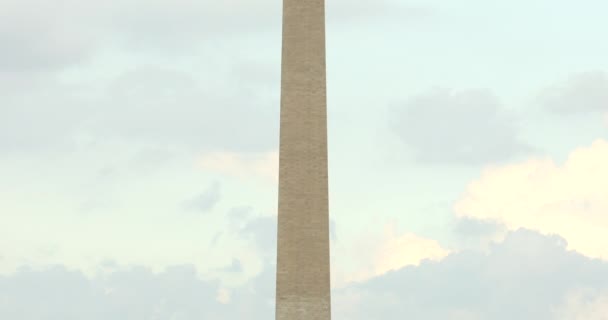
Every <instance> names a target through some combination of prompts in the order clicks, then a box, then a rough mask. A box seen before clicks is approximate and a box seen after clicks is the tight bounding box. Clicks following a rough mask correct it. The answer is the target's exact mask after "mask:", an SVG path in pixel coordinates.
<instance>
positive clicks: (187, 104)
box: [0, 66, 279, 152]
mask: <svg viewBox="0 0 608 320" xmlns="http://www.w3.org/2000/svg"><path fill="white" fill-rule="evenodd" d="M93 87H94V86H89V85H82V86H67V85H59V84H56V83H51V84H50V85H49V86H48V88H44V89H40V90H37V91H36V90H35V91H32V92H31V93H30V94H29V97H28V98H27V99H25V98H19V99H15V100H14V101H7V105H5V106H4V107H3V108H2V109H0V114H1V115H2V117H0V151H4V152H7V151H9V152H16V151H18V152H23V151H28V152H29V151H47V150H54V151H58V150H79V149H83V148H92V147H98V146H99V145H118V146H120V145H122V144H125V143H127V144H130V145H131V146H133V145H138V146H141V148H143V149H161V150H170V151H172V152H173V151H176V150H179V151H183V150H187V151H190V152H213V151H218V152H234V151H239V152H259V151H266V150H272V149H274V148H275V147H276V144H277V138H276V137H277V136H278V112H279V110H278V109H279V108H278V106H277V107H276V108H267V105H268V104H270V103H272V102H270V101H268V100H267V99H265V98H257V97H239V95H238V91H239V89H238V88H231V89H228V90H227V92H226V91H224V92H218V91H217V90H213V89H212V88H211V87H210V85H209V84H208V83H204V82H203V81H202V80H200V79H195V78H194V77H193V75H191V74H189V73H186V72H182V71H177V70H171V69H165V68H160V67H155V66H147V67H138V68H135V69H133V70H128V71H125V72H124V73H123V74H122V75H120V76H119V77H117V78H116V79H114V80H113V81H112V82H111V83H110V84H107V85H101V89H99V88H97V89H95V90H100V92H96V93H92V92H91V91H95V90H93ZM233 90H234V91H236V92H233ZM0 99H1V98H0ZM131 149H132V147H131Z"/></svg>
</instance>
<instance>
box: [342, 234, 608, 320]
mask: <svg viewBox="0 0 608 320" xmlns="http://www.w3.org/2000/svg"><path fill="white" fill-rule="evenodd" d="M607 276H608V264H606V263H605V262H601V261H598V260H591V259H589V258H587V257H585V256H582V255H579V254H577V253H575V252H572V251H567V250H566V242H565V241H564V240H563V239H561V238H559V237H557V236H543V235H540V234H538V233H536V232H533V231H529V230H518V231H515V232H512V233H510V234H509V235H508V236H507V237H506V239H505V240H504V242H501V243H497V244H495V245H493V246H492V247H491V248H490V251H489V252H488V253H482V252H476V251H463V252H459V253H452V254H451V255H449V256H448V257H446V258H445V259H442V260H440V261H426V262H423V263H421V264H420V265H419V266H409V267H405V268H401V269H399V270H396V271H391V272H388V273H386V274H384V275H381V276H378V277H375V278H372V279H369V280H368V281H365V282H363V283H357V284H352V285H350V286H348V287H345V288H342V289H339V290H336V291H335V292H334V300H333V301H334V305H335V310H336V312H338V313H339V314H340V315H342V317H338V318H341V319H353V320H356V319H366V320H376V319H378V320H380V319H382V320H391V319H404V318H411V319H425V320H433V319H466V320H471V319H497V320H501V319H505V320H506V319H530V320H531V319H535V320H536V319H556V318H555V316H556V315H555V310H557V309H559V308H561V307H562V306H563V305H564V304H566V303H567V299H568V296H569V295H570V294H571V292H573V290H577V289H578V288H588V289H592V290H600V289H601V290H605V288H607V286H608V280H607V279H608V277H607ZM593 298H595V297H594V296H591V297H585V299H584V300H583V301H584V302H583V303H587V302H590V301H593V300H592V299H593ZM590 299H591V300H590Z"/></svg>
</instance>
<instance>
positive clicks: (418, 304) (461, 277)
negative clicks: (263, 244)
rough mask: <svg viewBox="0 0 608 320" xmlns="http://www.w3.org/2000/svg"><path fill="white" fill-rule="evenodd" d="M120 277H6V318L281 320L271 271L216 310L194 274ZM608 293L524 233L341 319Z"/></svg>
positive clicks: (586, 269)
mask: <svg viewBox="0 0 608 320" xmlns="http://www.w3.org/2000/svg"><path fill="white" fill-rule="evenodd" d="M264 229H265V228H264ZM114 268H115V269H114V271H112V272H109V273H107V274H106V275H105V276H102V277H98V278H96V279H89V278H86V277H85V276H84V275H83V274H81V273H80V272H78V271H71V270H68V269H67V268H65V267H63V266H55V267H52V268H49V269H46V270H43V271H34V270H29V269H21V270H19V271H18V272H16V273H15V274H12V275H10V276H2V277H0V318H2V319H20V320H30V319H31V320H33V319H37V320H47V319H48V320H50V319H62V320H67V319H115V320H130V319H184V320H189V319H192V320H194V319H197V320H198V319H260V320H261V319H272V318H273V313H274V305H273V299H274V268H273V267H272V266H270V265H269V266H268V267H267V268H266V269H265V270H264V271H263V272H262V273H261V274H260V275H259V276H257V277H255V278H254V279H252V280H251V281H250V282H249V283H247V284H246V285H244V286H242V287H240V288H238V289H236V290H233V291H231V293H230V301H229V302H228V303H226V304H223V303H220V302H218V301H217V296H218V292H219V290H220V284H219V283H218V282H217V281H207V280H201V279H199V278H198V277H197V275H196V272H195V269H194V267H192V266H188V265H185V266H176V267H172V268H168V269H166V270H165V271H164V272H162V273H160V274H154V273H152V272H150V271H149V270H147V269H145V268H141V267H135V268H119V267H114ZM606 289H608V264H607V263H605V262H602V261H599V260H592V259H588V258H586V257H584V256H582V255H579V254H577V253H576V252H572V251H568V250H566V243H565V241H564V240H563V239H562V238H560V237H557V236H543V235H540V234H538V233H536V232H532V231H528V230H519V231H516V232H512V233H510V234H509V235H508V236H507V238H506V240H504V242H502V243H499V244H495V245H493V246H492V247H491V249H490V251H489V252H487V253H481V252H474V251H465V252H461V253H455V254H452V255H450V256H448V257H447V258H446V259H444V260H442V261H440V262H424V263H422V264H421V265H420V266H418V267H407V268H403V269H400V270H397V271H392V272H389V273H387V274H385V275H383V276H380V277H376V278H373V279H371V280H368V281H365V282H362V283H357V284H352V285H350V286H348V287H346V288H342V289H338V290H335V291H334V293H333V297H334V298H333V300H334V309H333V312H334V318H335V319H344V320H347V319H348V320H351V319H355V320H357V319H361V320H363V319H365V320H376V319H377V320H391V319H428V320H433V319H442V320H443V319H499V320H500V319H505V320H506V319H509V320H511V319H524V320H525V319H529V320H539V319H563V317H560V315H559V313H558V312H557V310H560V306H562V305H563V304H564V302H565V300H566V298H567V297H568V295H569V294H570V293H571V292H573V291H576V290H590V292H602V291H603V290H606ZM587 298H588V299H591V298H593V297H592V296H588V297H587Z"/></svg>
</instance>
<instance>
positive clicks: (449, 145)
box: [391, 89, 531, 164]
mask: <svg viewBox="0 0 608 320" xmlns="http://www.w3.org/2000/svg"><path fill="white" fill-rule="evenodd" d="M391 126H392V128H393V129H394V131H395V133H396V134H397V135H398V136H399V137H400V138H401V140H402V141H403V143H404V144H405V145H406V146H408V147H409V148H411V149H412V151H413V152H414V153H415V157H416V160H418V161H420V162H426V163H433V164H454V163H455V164H483V163H487V162H497V161H504V160H507V159H509V158H511V157H513V156H516V155H519V154H522V153H526V152H529V151H530V150H531V148H530V147H529V146H527V145H526V144H525V143H523V142H521V141H520V140H519V138H518V130H517V126H516V121H515V119H514V118H513V117H512V116H511V115H510V114H509V113H508V112H506V111H505V110H504V109H503V108H502V107H501V105H500V102H499V101H498V99H497V98H496V97H495V96H494V95H493V94H492V93H490V92H488V91H486V90H470V91H463V92H452V91H449V90H443V89H436V90H433V91H430V92H428V93H425V94H422V95H419V96H415V97H413V98H411V99H409V100H408V101H406V102H405V103H404V104H403V105H402V106H399V107H395V108H393V110H392V114H391Z"/></svg>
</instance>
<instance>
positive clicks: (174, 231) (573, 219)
mask: <svg viewBox="0 0 608 320" xmlns="http://www.w3.org/2000/svg"><path fill="white" fill-rule="evenodd" d="M280 6H281V2H280V1H278V0H274V1H270V0H249V1H245V0H233V1H224V2H214V1H208V0H199V1H194V0H180V1H168V0H155V1H151V2H142V1H139V0H128V1H113V0H112V1H104V2H101V1H94V0H91V1H76V0H61V1H48V0H25V1H24V0H0V199H1V201H0V300H2V299H1V298H2V297H9V296H10V297H11V299H10V300H7V301H9V304H7V305H4V306H2V305H0V318H11V319H51V318H52V313H53V312H55V313H57V314H63V315H65V317H64V318H70V317H77V318H83V319H84V318H90V319H97V318H100V317H103V314H102V313H100V312H101V311H99V310H103V309H104V308H105V309H106V310H110V311H109V312H110V313H111V314H113V319H127V318H129V319H134V318H133V317H135V318H141V319H195V318H196V319H201V318H202V319H212V318H213V317H219V318H221V319H240V318H241V317H243V315H247V314H249V315H250V316H252V317H255V318H252V319H262V318H264V319H267V318H270V317H272V312H273V311H272V294H273V291H272V288H273V286H274V282H273V281H274V278H273V272H274V266H273V263H274V260H273V255H274V242H273V241H274V238H273V237H274V232H275V229H273V228H274V221H275V220H274V217H275V215H276V205H277V203H276V202H277V197H276V192H277V188H276V176H275V168H276V151H277V147H278V111H279V81H280V79H279V75H280V21H281V19H280V8H281V7H280ZM606 10H608V4H606V3H605V2H604V1H577V2H574V1H549V0H532V1H494V2H488V1H477V0H475V1H473V0H462V1H461V0H459V1H449V2H446V1H439V0H436V1H422V0H421V1H396V0H392V1H388V0H387V1H364V0H361V1H354V0H351V1H346V0H333V1H330V0H327V19H328V24H327V67H328V70H327V73H328V84H327V85H328V117H329V118H328V120H329V148H330V150H329V156H330V159H329V162H330V211H331V212H330V213H331V218H332V221H333V225H334V226H335V229H332V234H333V236H332V240H333V241H332V272H333V277H334V278H333V279H334V280H333V281H334V283H333V284H334V287H335V291H334V301H335V303H334V305H335V307H334V317H335V318H336V319H373V317H372V316H371V314H375V315H374V316H376V317H380V315H382V317H380V318H379V319H392V318H391V317H393V318H403V317H408V316H409V317H415V318H416V319H440V318H441V319H446V318H449V319H466V320H469V319H490V318H491V319H499V318H497V316H496V315H497V314H502V315H504V316H505V317H506V316H509V317H508V318H509V319H515V318H518V319H556V320H557V319H560V320H561V319H575V320H576V319H585V320H590V319H591V320H594V319H602V318H593V316H591V315H590V314H592V313H593V312H596V313H598V314H602V312H603V311H606V312H608V303H606V301H607V300H606V297H608V286H606V284H604V283H603V282H601V283H600V282H598V281H596V282H594V281H592V280H593V279H596V278H597V279H606V278H608V267H607V266H606V263H605V262H604V261H605V260H606V259H608V253H606V252H604V251H603V250H602V249H601V247H602V246H603V245H604V244H608V237H605V236H601V237H600V238H599V239H596V238H592V237H591V236H590V235H594V237H595V236H596V235H600V234H604V233H605V234H608V232H604V231H606V230H608V216H607V214H608V211H607V210H608V204H606V202H605V200H602V199H608V194H606V190H608V188H603V187H602V186H603V184H602V183H601V181H604V180H603V179H606V180H608V170H606V169H605V168H604V167H603V166H601V165H598V163H602V161H604V159H606V158H607V155H608V152H606V146H605V145H604V144H603V143H602V141H605V140H606V139H608V118H607V116H608V93H606V92H608V62H607V61H606V58H605V57H606V56H608V44H607V43H606V42H605V41H602V39H603V33H604V32H603V31H604V30H606V28H607V27H608V25H607V23H606V22H605V19H604V16H605V14H604V13H605V12H606ZM594 141H599V142H598V143H596V144H593V142H594ZM580 148H587V149H580ZM585 150H586V151H585ZM572 154H574V155H575V159H577V160H576V161H574V160H573V161H571V162H570V163H568V164H567V165H565V164H564V161H566V159H568V156H569V155H572ZM533 159H545V160H553V161H554V162H555V164H556V165H557V167H552V166H551V164H550V162H542V163H541V164H539V165H536V162H531V161H533ZM606 160H607V161H608V159H606ZM562 165H564V167H562ZM530 168H532V169H530ZM488 170H489V171H488ZM526 170H529V172H528V171H526ZM521 172H523V173H521ZM520 173H521V174H520ZM586 181H589V183H585V182H586ZM477 185H480V186H481V187H479V188H477V189H476V187H475V186H477ZM521 190H527V191H525V192H527V193H526V195H524V196H513V195H515V194H519V193H518V192H523V191H521ZM486 191H487V192H486ZM518 197H519V198H518ZM602 197H603V198H602ZM505 199H506V200H505ZM513 199H515V200H513ZM513 202H515V203H516V204H517V206H516V205H515V204H513ZM564 202H568V203H577V204H578V203H580V202H585V203H589V204H588V205H586V206H582V207H581V206H574V205H571V206H569V207H567V208H566V209H564V208H562V207H559V208H560V209H559V210H557V209H555V210H556V211H555V213H553V212H552V211H547V210H549V209H547V208H557V207H556V205H560V206H561V204H563V203H564ZM512 204H513V205H512ZM455 206H456V207H458V208H459V211H458V210H455V209H454V208H455ZM510 208H517V210H518V211H517V212H510V211H509V210H510ZM589 208H593V209H589ZM598 208H599V209H598ZM551 210H552V209H551ZM456 211H458V212H456ZM553 215H554V216H555V218H554V219H552V218H551V217H553ZM547 217H549V218H547ZM547 219H548V220H547ZM487 220H489V221H487ZM520 228H523V229H525V230H519V229H520ZM517 230H519V231H517ZM560 237H561V238H560ZM556 239H557V240H556ZM560 239H562V240H560ZM564 241H565V242H567V243H568V244H565V242H564ZM491 243H494V244H491ZM528 243H533V244H535V245H531V246H530V247H529V248H527V247H528V245H527V244H528ZM526 250H528V251H526ZM483 252H485V254H484V253H483ZM530 256H538V257H546V259H545V260H544V261H543V260H542V259H539V260H535V259H532V260H530V259H529V258H530ZM467 257H469V258H470V259H469V258H467ZM595 258H597V259H599V260H592V259H595ZM423 259H431V260H432V261H433V262H425V263H422V264H420V262H421V261H422V260H423ZM553 262H554V263H553ZM547 264H557V265H558V267H556V268H557V269H555V270H554V272H553V273H551V272H549V273H548V274H551V277H545V278H543V277H540V278H539V277H538V275H539V272H540V271H539V270H541V271H542V270H546V269H547V268H548V266H547ZM53 265H55V266H56V267H55V268H54V269H52V268H51V266H53ZM182 265H191V266H192V267H182V268H177V267H175V266H182ZM517 265H525V268H519V269H518V268H516V266H517ZM136 266H139V267H141V268H140V269H137V268H135V267H136ZM580 266H584V267H580ZM24 268H30V269H31V270H30V271H27V270H28V269H24ZM49 268H51V269H49ZM132 268H135V269H132ZM142 268H148V269H149V270H152V271H153V273H149V272H148V271H145V269H142ZM585 268H588V269H585ZM391 269H392V270H399V271H395V272H392V273H391V272H389V271H390V270H391ZM516 269H517V270H516ZM65 270H72V273H66V272H67V271H65ZM129 270H131V271H129ZM577 270H579V271H577ZM580 270H587V271H585V272H584V273H581V271H580ZM540 273H542V272H540ZM433 275H436V276H437V279H441V281H442V284H437V283H430V282H432V279H433ZM30 277H37V279H43V280H41V283H43V286H44V285H48V286H49V287H48V288H45V289H44V290H43V291H44V292H45V294H46V295H56V294H59V295H60V296H61V297H62V298H58V299H64V300H61V301H62V302H61V303H58V304H54V305H48V304H46V303H45V302H44V301H45V300H46V296H44V294H43V295H41V296H36V297H34V296H35V295H34V291H32V292H31V293H28V292H29V291H27V290H34V289H33V288H30V287H26V286H25V285H24V283H26V282H27V281H29V280H28V279H33V278H30ZM197 277H198V278H197ZM410 277H413V278H414V279H416V281H415V282H412V283H413V284H411V285H408V286H401V287H400V286H399V285H397V284H398V283H402V282H403V281H405V282H407V281H406V280H407V279H410ZM425 277H430V278H425ZM461 278H462V279H466V283H461V282H460V281H465V280H462V279H461ZM112 279H114V280H112ZM116 279H123V280H124V281H123V280H116ZM137 279H143V280H141V282H139V284H138V283H137V281H138V280H137ZM197 279H198V280H197ZM387 279H388V280H387ZM390 279H392V280H390ZM424 279H426V281H425V280H424ZM518 279H535V281H530V283H529V287H526V284H525V283H524V284H522V285H521V287H514V286H511V285H510V284H509V283H510V282H512V281H519V280H518ZM590 279H591V280H590ZM112 281H115V282H116V281H118V282H121V284H120V285H116V284H112ZM357 281H358V284H357ZM467 283H468V284H470V287H468V285H467ZM554 283H555V286H556V288H557V289H555V290H549V289H548V288H553V287H550V285H552V284H554ZM64 285H65V286H66V287H68V286H72V285H73V286H74V289H73V290H74V291H73V292H79V293H80V294H76V295H75V296H69V295H65V296H64V295H61V294H60V293H53V292H54V291H53V290H56V289H53V288H57V287H63V286H64ZM85 285H87V286H88V285H91V286H92V287H93V288H94V289H91V290H93V291H91V292H89V293H90V295H89V293H86V294H85V293H83V292H81V291H79V290H83V289H81V288H82V286H85ZM182 285H183V286H184V287H183V290H178V292H175V293H174V294H173V295H168V296H167V295H165V293H163V292H165V291H167V290H169V289H167V288H169V287H171V288H175V287H176V286H177V287H180V286H182ZM189 286H191V287H189ZM22 287H23V288H26V289H23V290H25V291H21V292H26V293H24V294H22V295H17V294H16V291H15V290H18V289H17V288H22ZM146 287H149V288H148V289H143V288H146ZM112 290H115V291H116V292H115V293H114V294H116V295H117V296H112V294H113V293H111V292H112ZM142 290H146V291H149V295H146V296H145V297H144V296H140V294H139V293H141V292H142ZM252 290H253V291H252ZM256 290H259V294H252V292H257V291H256ZM429 290H431V291H430V292H431V293H429ZM467 290H470V291H471V292H472V294H471V296H470V297H467V298H466V299H465V298H463V299H460V300H459V299H454V300H453V301H450V299H448V298H446V297H438V296H437V297H434V296H433V294H432V292H434V291H445V292H451V291H455V292H462V291H467ZM534 290H537V291H535V292H539V295H542V299H541V300H542V303H539V304H537V305H535V306H534V307H533V308H531V307H530V306H529V305H528V304H527V302H526V301H524V300H521V299H515V298H517V297H519V296H520V295H521V292H525V291H534ZM130 292H138V294H134V295H131V293H130ZM417 292H425V294H428V295H429V296H428V297H430V298H428V299H430V301H434V302H432V303H430V302H429V305H424V303H426V302H424V303H423V302H422V300H421V302H420V303H419V305H417V306H416V307H414V306H410V307H408V308H405V309H404V308H403V307H402V306H400V304H399V303H397V302H395V301H400V300H402V299H410V298H411V297H413V296H415V295H416V293H417ZM581 292H582V293H581ZM98 295H99V296H98ZM476 295H478V296H476ZM484 296H490V297H492V299H497V300H496V301H493V302H492V303H489V302H487V301H485V300H483V297H484ZM90 297H93V298H90ZM433 297H434V298H433ZM526 297H528V296H527V295H526ZM511 298H513V302H512V304H507V303H501V302H500V301H504V300H505V299H506V300H509V299H511ZM70 299H74V300H70ZM78 299H84V300H81V301H82V303H81V305H82V307H79V308H77V309H73V308H72V307H70V305H72V304H71V303H70V302H71V301H72V302H77V301H79V300H78ZM87 299H88V300H87ZM172 299H173V300H172ZM424 299H427V298H424ZM424 299H423V300H424ZM433 299H434V300H433ZM117 301H118V302H117ZM120 301H123V302H122V303H125V304H129V301H138V303H139V305H140V306H143V307H142V308H141V309H137V307H133V308H132V309H128V308H127V309H121V308H120V307H119V305H120ZM161 301H188V303H183V304H180V303H177V302H176V303H173V302H167V303H164V304H163V302H161ZM411 301H418V300H411ZM32 304H33V305H38V306H39V307H38V308H37V309H38V310H41V311H38V312H41V315H40V316H37V315H36V314H34V313H32V312H33V311H28V310H25V309H24V308H23V306H25V305H28V306H29V305H32ZM200 306H204V309H205V310H207V311H201V310H199V307H200ZM424 306H426V308H427V309H428V310H429V311H428V313H425V307H424ZM3 308H4V309H3ZM34 309H36V308H34ZM431 309H432V310H431ZM120 310H123V311H120ZM124 310H126V311H124ZM146 310H147V311H146ZM149 310H157V313H156V314H152V313H147V312H152V311H149ZM158 310H160V311H158ZM374 310H376V311H377V310H384V311H383V312H384V313H383V312H379V311H378V312H376V311H374ZM525 310H529V311H527V313H526V311H525ZM45 311H46V313H45ZM431 311H432V312H431ZM121 312H124V313H121ZM205 312H206V313H205ZM389 313H390V315H389ZM604 314H605V313H604ZM154 317H156V318H154ZM505 319H506V318H505Z"/></svg>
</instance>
